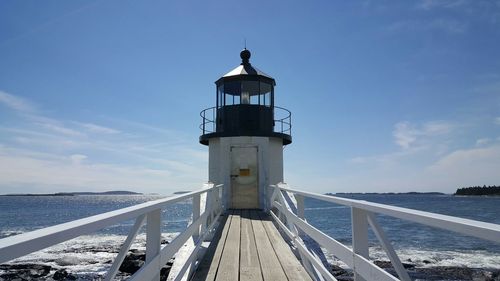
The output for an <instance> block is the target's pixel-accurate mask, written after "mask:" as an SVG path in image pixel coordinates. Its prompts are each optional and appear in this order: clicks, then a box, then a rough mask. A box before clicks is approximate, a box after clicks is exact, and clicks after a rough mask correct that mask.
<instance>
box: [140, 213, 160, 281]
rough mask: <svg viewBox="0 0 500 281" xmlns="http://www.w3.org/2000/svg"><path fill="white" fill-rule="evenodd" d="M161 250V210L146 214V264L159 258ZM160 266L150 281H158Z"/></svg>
mask: <svg viewBox="0 0 500 281" xmlns="http://www.w3.org/2000/svg"><path fill="white" fill-rule="evenodd" d="M160 249H161V210H160V209H157V210H154V211H151V212H149V213H148V214H147V222H146V262H145V263H144V264H145V265H148V264H149V263H150V262H151V261H152V260H153V259H154V258H155V257H157V256H159V254H160ZM160 269H161V265H159V266H158V268H157V274H156V275H153V277H152V278H151V279H149V278H148V280H156V281H160Z"/></svg>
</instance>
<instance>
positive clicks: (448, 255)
mask: <svg viewBox="0 0 500 281" xmlns="http://www.w3.org/2000/svg"><path fill="white" fill-rule="evenodd" d="M323 252H324V253H325V256H326V258H327V260H328V262H329V263H332V264H335V265H338V266H340V267H343V268H345V267H346V265H345V264H344V263H342V262H341V261H339V260H338V259H337V258H336V257H335V256H333V255H332V254H330V253H328V252H326V251H325V249H323ZM396 252H397V254H398V256H399V258H400V259H401V261H402V262H403V263H411V264H414V265H415V266H417V267H423V268H426V267H436V266H452V267H468V268H482V269H495V270H496V269H500V263H499V262H498V261H499V260H500V254H499V253H492V252H488V251H485V250H457V251H432V250H425V249H418V248H407V249H398V250H396ZM370 259H371V260H389V258H388V256H387V255H386V253H385V251H384V250H383V249H382V248H381V247H378V246H376V247H370Z"/></svg>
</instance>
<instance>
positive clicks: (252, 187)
mask: <svg viewBox="0 0 500 281" xmlns="http://www.w3.org/2000/svg"><path fill="white" fill-rule="evenodd" d="M257 164H258V163H257V147H256V146H232V147H231V208H233V209H258V208H259V173H258V171H259V168H258V165H257Z"/></svg>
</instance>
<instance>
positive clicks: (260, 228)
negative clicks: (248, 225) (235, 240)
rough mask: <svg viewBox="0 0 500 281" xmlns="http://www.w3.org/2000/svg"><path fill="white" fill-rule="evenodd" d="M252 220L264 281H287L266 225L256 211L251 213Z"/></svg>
mask: <svg viewBox="0 0 500 281" xmlns="http://www.w3.org/2000/svg"><path fill="white" fill-rule="evenodd" d="M250 218H251V219H252V227H253V231H254V235H255V241H256V245H257V252H258V255H259V260H260V266H261V270H262V276H263V278H264V280H266V281H267V280H269V281H281V280H283V281H286V280H287V278H286V275H285V273H284V272H283V268H282V267H281V264H280V262H279V260H278V257H277V256H276V253H275V252H274V250H273V247H272V245H271V242H270V241H269V237H268V236H267V233H266V230H265V229H264V225H263V224H262V221H261V220H260V219H259V215H258V214H257V212H256V211H250Z"/></svg>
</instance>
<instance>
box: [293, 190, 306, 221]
mask: <svg viewBox="0 0 500 281" xmlns="http://www.w3.org/2000/svg"><path fill="white" fill-rule="evenodd" d="M294 195H295V200H297V217H299V218H300V219H303V220H305V207H304V196H302V195H300V194H294Z"/></svg>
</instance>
